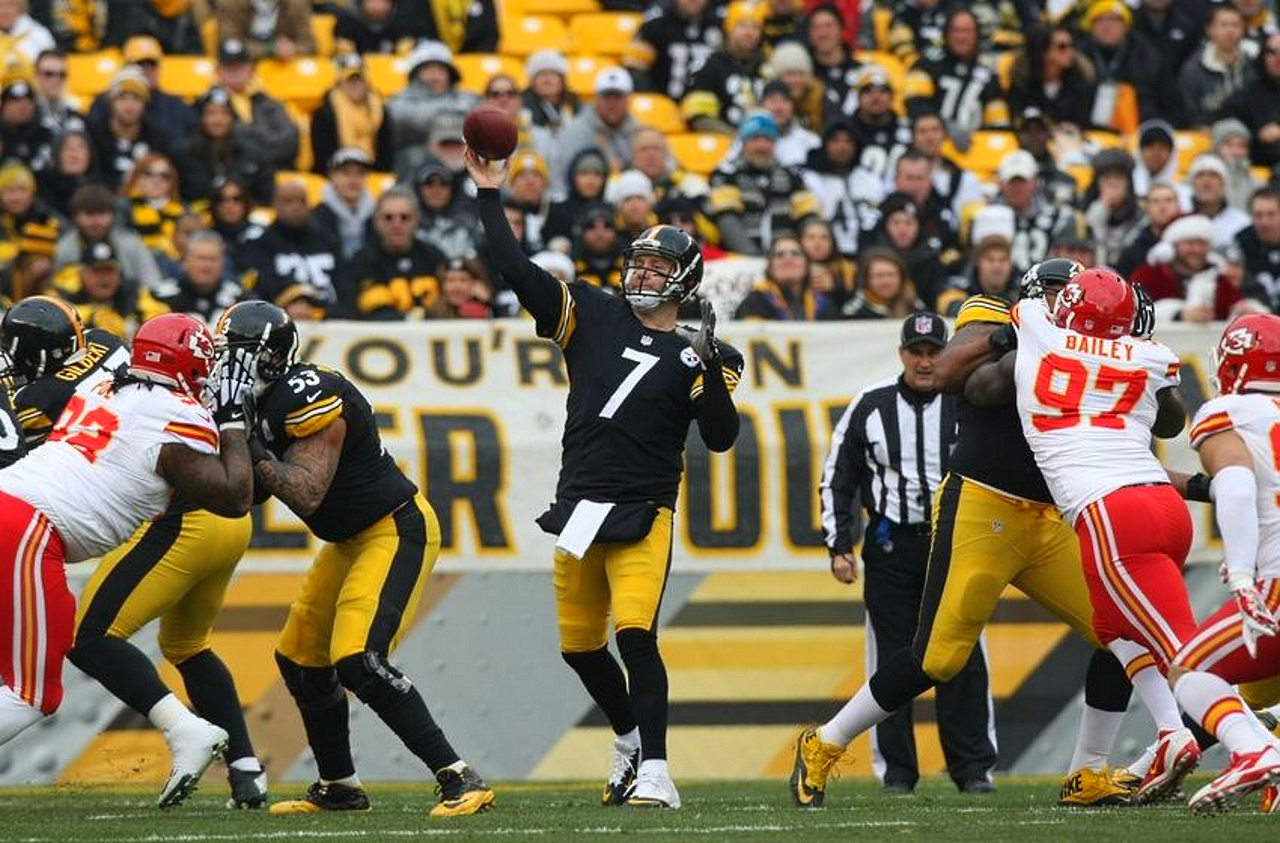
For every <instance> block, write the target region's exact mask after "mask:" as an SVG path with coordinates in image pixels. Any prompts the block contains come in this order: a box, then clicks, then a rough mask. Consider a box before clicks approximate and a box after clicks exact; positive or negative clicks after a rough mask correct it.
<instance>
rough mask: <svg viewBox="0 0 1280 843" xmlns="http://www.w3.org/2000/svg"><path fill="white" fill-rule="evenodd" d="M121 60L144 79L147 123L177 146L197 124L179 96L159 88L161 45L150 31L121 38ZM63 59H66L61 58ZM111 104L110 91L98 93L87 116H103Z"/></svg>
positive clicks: (169, 145)
mask: <svg viewBox="0 0 1280 843" xmlns="http://www.w3.org/2000/svg"><path fill="white" fill-rule="evenodd" d="M121 60H122V61H123V62H124V63H125V64H132V65H136V66H137V67H138V69H139V70H141V71H142V75H143V77H145V78H146V80H147V88H148V89H149V93H148V95H147V106H146V108H145V109H143V112H142V113H143V116H144V117H145V119H146V121H147V124H148V125H150V126H151V127H152V128H153V129H154V130H155V131H156V132H158V133H159V134H160V135H162V136H163V137H164V146H165V148H167V149H178V148H179V147H180V146H182V144H183V143H184V142H185V141H186V140H187V138H188V137H189V136H190V135H191V133H192V132H193V131H194V130H195V128H196V113H195V111H193V110H192V108H191V106H189V105H187V104H186V103H185V102H184V101H183V100H182V98H181V97H175V96H174V95H173V94H167V93H165V92H164V91H162V90H160V62H161V61H163V60H164V48H163V47H161V46H160V42H159V41H157V40H156V39H154V38H152V37H151V36H150V35H136V36H134V37H133V38H130V39H129V40H128V41H126V42H124V50H123V51H122V53H121ZM64 61H65V59H64ZM110 108H111V96H110V92H109V91H108V92H103V93H101V94H99V95H98V96H97V97H96V98H95V99H94V101H93V105H92V106H90V108H89V117H88V119H90V120H95V121H96V120H103V119H105V118H106V116H107V112H108V111H109V110H110Z"/></svg>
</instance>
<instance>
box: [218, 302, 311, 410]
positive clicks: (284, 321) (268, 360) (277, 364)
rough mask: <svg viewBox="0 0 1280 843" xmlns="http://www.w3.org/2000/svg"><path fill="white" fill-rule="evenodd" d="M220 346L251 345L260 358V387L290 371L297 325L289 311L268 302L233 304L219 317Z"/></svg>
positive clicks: (258, 378) (255, 356)
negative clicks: (286, 311)
mask: <svg viewBox="0 0 1280 843" xmlns="http://www.w3.org/2000/svg"><path fill="white" fill-rule="evenodd" d="M217 342H218V347H219V349H235V348H248V349H251V350H252V351H253V354H254V358H255V360H256V361H257V362H256V365H255V367H254V369H255V371H254V374H255V375H256V376H257V380H256V383H255V386H256V387H258V388H259V389H260V390H261V389H265V388H266V387H267V386H268V385H269V384H271V383H273V382H274V381H276V380H278V379H279V378H280V377H282V376H283V375H284V373H285V372H287V371H289V367H290V366H292V365H293V364H294V359H295V357H296V355H297V353H298V328H297V326H296V325H294V324H293V320H292V319H290V318H289V314H287V313H285V312H284V311H283V310H281V309H280V308H278V307H276V306H275V305H274V304H272V303H271V302H267V301H245V302H240V303H239V304H235V305H232V306H231V307H229V308H227V309H226V311H225V312H224V313H223V314H222V318H221V319H219V320H218V330H217Z"/></svg>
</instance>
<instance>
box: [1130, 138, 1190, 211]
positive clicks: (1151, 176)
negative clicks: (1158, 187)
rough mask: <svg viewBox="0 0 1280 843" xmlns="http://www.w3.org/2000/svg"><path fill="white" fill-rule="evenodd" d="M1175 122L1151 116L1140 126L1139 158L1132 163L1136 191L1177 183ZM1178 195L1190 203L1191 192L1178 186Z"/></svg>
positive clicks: (1143, 193) (1142, 192)
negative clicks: (1154, 118)
mask: <svg viewBox="0 0 1280 843" xmlns="http://www.w3.org/2000/svg"><path fill="white" fill-rule="evenodd" d="M1174 142H1175V136H1174V131H1173V126H1171V125H1169V123H1168V122H1166V121H1164V120H1148V121H1147V122H1145V123H1143V124H1142V125H1141V126H1139V127H1138V159H1137V161H1135V162H1134V167H1133V192H1134V193H1135V194H1137V195H1138V196H1139V197H1143V196H1146V195H1147V191H1148V190H1150V189H1151V186H1152V185H1155V184H1172V185H1176V184H1177V181H1178V156H1177V155H1175V154H1174ZM1177 190H1178V197H1179V199H1180V200H1181V201H1182V202H1183V204H1186V205H1190V203H1191V192H1190V191H1188V190H1186V189H1185V188H1182V187H1181V186H1179V187H1178V188H1177Z"/></svg>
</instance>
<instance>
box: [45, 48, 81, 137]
mask: <svg viewBox="0 0 1280 843" xmlns="http://www.w3.org/2000/svg"><path fill="white" fill-rule="evenodd" d="M36 105H37V108H38V109H39V111H40V122H41V123H42V124H43V125H44V127H45V128H46V129H48V130H49V131H50V132H52V133H53V134H54V135H61V134H62V133H63V132H65V131H67V130H69V129H74V128H82V127H83V126H84V115H83V114H82V113H81V109H82V104H81V102H80V98H79V97H77V96H74V95H72V94H68V93H67V54H66V53H64V52H63V51H62V50H58V49H51V50H45V51H44V52H42V53H41V54H40V55H39V57H38V58H36Z"/></svg>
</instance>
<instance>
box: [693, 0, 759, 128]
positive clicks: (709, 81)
mask: <svg viewBox="0 0 1280 843" xmlns="http://www.w3.org/2000/svg"><path fill="white" fill-rule="evenodd" d="M767 12H768V9H767V8H766V7H765V5H764V4H762V3H752V2H748V0H735V2H733V3H730V4H729V9H728V11H727V12H726V13H725V18H724V32H725V45H724V48H723V49H720V50H716V51H715V52H714V53H712V54H711V55H710V56H708V57H707V61H706V63H705V64H704V65H703V66H702V69H701V70H699V71H698V72H697V73H696V74H694V77H693V80H692V81H691V82H690V83H689V88H688V90H687V91H686V92H685V95H684V99H682V100H681V101H680V111H681V112H682V113H683V114H684V119H685V120H686V121H687V122H688V124H689V128H690V129H692V130H694V131H696V132H722V133H725V134H728V133H730V132H732V131H733V130H734V129H735V128H736V127H737V125H738V124H739V123H741V122H742V120H743V119H744V118H745V117H746V116H747V113H748V112H749V111H750V110H751V109H752V108H754V107H755V106H756V105H757V104H758V103H759V101H760V97H759V94H760V86H761V85H762V84H763V82H762V81H761V78H760V66H761V64H762V63H763V62H764V51H763V49H762V46H761V45H762V42H763V33H764V18H765V15H766V14H767Z"/></svg>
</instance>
